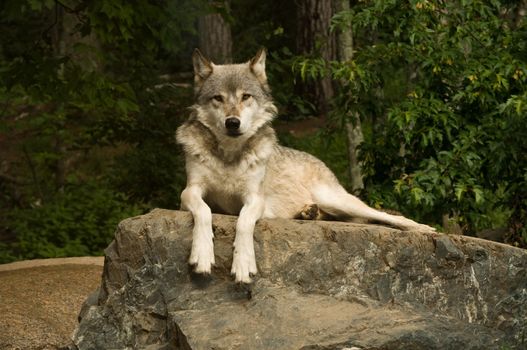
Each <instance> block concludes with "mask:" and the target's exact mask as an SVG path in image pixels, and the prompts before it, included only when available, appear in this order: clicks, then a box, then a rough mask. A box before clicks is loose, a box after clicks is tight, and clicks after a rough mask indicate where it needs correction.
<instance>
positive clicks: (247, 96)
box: [242, 94, 252, 101]
mask: <svg viewBox="0 0 527 350" xmlns="http://www.w3.org/2000/svg"><path fill="white" fill-rule="evenodd" d="M251 97H252V95H251V94H243V95H242V101H247V100H248V99H250V98H251Z"/></svg>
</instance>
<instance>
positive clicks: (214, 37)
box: [198, 2, 232, 64]
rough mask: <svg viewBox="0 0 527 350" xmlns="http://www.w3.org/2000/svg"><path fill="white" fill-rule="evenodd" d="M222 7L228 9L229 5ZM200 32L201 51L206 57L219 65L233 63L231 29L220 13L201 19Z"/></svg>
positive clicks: (225, 3)
mask: <svg viewBox="0 0 527 350" xmlns="http://www.w3.org/2000/svg"><path fill="white" fill-rule="evenodd" d="M211 6H214V4H212V5H211ZM221 6H224V7H225V8H227V7H228V4H227V2H224V3H223V4H222V5H221ZM198 30H199V49H200V50H201V52H202V53H203V54H204V55H205V56H206V57H208V58H209V59H210V60H211V61H213V62H214V63H217V64H223V63H232V35H231V27H230V25H229V24H228V23H227V22H226V21H225V20H224V19H223V17H222V16H221V14H220V13H211V14H208V15H206V16H203V17H201V18H200V19H199V22H198Z"/></svg>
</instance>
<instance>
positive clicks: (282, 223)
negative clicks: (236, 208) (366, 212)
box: [72, 210, 527, 350]
mask: <svg viewBox="0 0 527 350" xmlns="http://www.w3.org/2000/svg"><path fill="white" fill-rule="evenodd" d="M235 220H236V218H235V217H231V216H222V215H214V216H213V229H214V233H215V255H216V266H215V268H214V270H213V273H212V275H211V276H209V277H203V276H200V275H195V274H193V273H192V272H191V270H190V268H189V267H188V265H187V259H188V255H189V251H190V244H191V228H192V217H191V215H190V214H189V213H186V212H178V211H168V210H154V211H153V212H151V213H149V214H147V215H144V216H139V217H135V218H130V219H127V220H124V221H123V222H121V223H120V225H119V227H118V229H117V232H116V236H115V240H114V242H113V243H112V244H111V245H110V246H109V247H108V248H107V250H106V259H105V266H104V274H103V281H102V285H101V288H100V290H99V293H98V294H97V295H94V296H93V297H92V298H91V301H90V300H89V301H88V302H87V304H86V305H85V307H84V308H83V310H82V312H81V317H82V320H81V322H80V324H79V327H78V328H77V331H76V333H75V335H74V345H72V348H78V349H128V348H130V349H185V350H187V349H200V350H201V349H288V350H289V349H304V350H307V349H313V350H314V349H350V348H354V347H355V348H359V349H525V348H527V251H525V250H521V249H518V248H514V247H510V246H506V245H502V244H498V243H493V242H489V241H484V240H481V239H476V238H470V237H463V236H446V235H444V234H434V233H420V232H402V231H399V230H396V229H392V228H387V227H382V226H374V225H359V224H351V223H341V222H323V221H316V222H312V221H295V220H261V221H260V222H259V223H258V224H257V226H256V229H255V250H256V259H257V263H258V269H259V274H258V276H257V277H256V278H255V281H254V283H253V284H252V285H249V286H244V285H237V284H235V283H234V282H233V281H232V278H231V276H230V274H229V271H230V264H231V259H232V242H233V239H234V227H235Z"/></svg>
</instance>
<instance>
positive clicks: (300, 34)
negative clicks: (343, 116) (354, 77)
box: [296, 0, 336, 113]
mask: <svg viewBox="0 0 527 350" xmlns="http://www.w3.org/2000/svg"><path fill="white" fill-rule="evenodd" d="M333 14H334V11H333V4H332V1H331V0H303V1H299V2H298V5H297V21H298V26H297V36H296V38H297V39H296V44H297V52H298V53H299V54H301V55H306V56H309V55H313V54H317V55H318V56H319V57H322V58H323V59H324V60H325V61H326V62H329V61H331V60H334V59H335V58H336V50H335V48H336V43H335V35H333V34H332V33H330V30H329V26H330V23H331V17H332V16H333ZM300 89H301V91H300V92H301V93H302V94H305V95H308V97H309V98H310V100H311V101H313V102H314V105H315V107H316V109H317V111H318V112H319V113H326V112H327V111H328V110H329V101H330V100H331V99H332V98H333V95H334V90H333V83H332V80H331V77H324V78H321V79H319V80H317V81H311V82H305V83H304V84H303V86H302V87H301V88H300Z"/></svg>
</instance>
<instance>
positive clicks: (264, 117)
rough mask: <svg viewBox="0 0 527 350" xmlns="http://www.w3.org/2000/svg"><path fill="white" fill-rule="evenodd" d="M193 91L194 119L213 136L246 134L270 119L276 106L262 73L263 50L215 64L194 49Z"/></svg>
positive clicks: (263, 63)
mask: <svg viewBox="0 0 527 350" xmlns="http://www.w3.org/2000/svg"><path fill="white" fill-rule="evenodd" d="M192 61H193V64H194V93H195V97H196V104H195V105H194V109H195V110H196V111H197V113H196V114H197V118H198V120H199V121H200V122H201V123H203V124H204V125H205V126H207V127H208V128H209V129H210V130H211V131H212V132H213V133H214V134H215V135H216V136H217V137H219V138H224V137H229V138H236V137H240V136H244V137H243V138H245V137H250V136H251V135H253V134H254V133H255V132H256V131H257V130H258V129H259V128H260V127H261V126H262V125H264V124H266V123H268V122H269V121H271V120H272V119H273V117H274V115H275V114H276V107H275V106H274V104H273V102H272V99H271V91H270V89H269V85H268V84H267V76H266V74H265V50H264V49H261V50H260V51H259V52H258V53H257V54H256V56H254V57H253V58H252V59H251V60H250V61H248V62H246V63H242V64H228V65H216V64H214V63H212V62H211V61H209V60H207V59H206V58H205V57H203V55H202V54H201V52H200V51H199V50H198V49H196V50H195V51H194V54H193V55H192Z"/></svg>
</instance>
